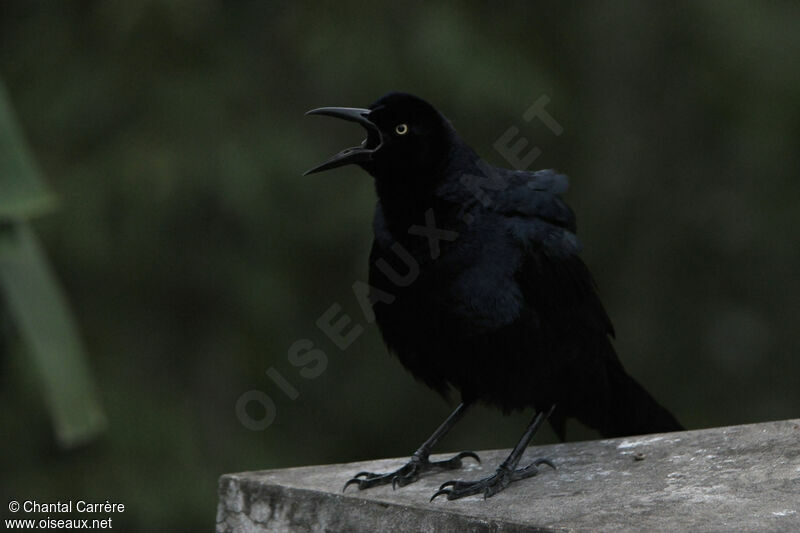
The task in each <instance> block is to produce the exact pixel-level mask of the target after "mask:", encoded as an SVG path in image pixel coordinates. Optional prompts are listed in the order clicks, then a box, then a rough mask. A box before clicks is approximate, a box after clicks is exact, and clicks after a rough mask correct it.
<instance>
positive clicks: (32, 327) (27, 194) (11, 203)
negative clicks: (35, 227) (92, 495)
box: [0, 83, 105, 448]
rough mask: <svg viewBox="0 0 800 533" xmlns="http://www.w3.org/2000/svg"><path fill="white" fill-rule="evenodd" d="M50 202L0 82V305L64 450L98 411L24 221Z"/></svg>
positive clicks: (0, 339) (67, 321) (98, 420)
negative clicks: (28, 357) (15, 333)
mask: <svg viewBox="0 0 800 533" xmlns="http://www.w3.org/2000/svg"><path fill="white" fill-rule="evenodd" d="M52 204H53V198H52V194H51V193H50V192H49V191H48V190H47V189H46V188H45V187H44V185H43V184H42V181H41V178H40V177H39V175H38V172H37V170H36V169H35V166H34V164H33V161H32V159H31V157H30V155H29V154H28V150H27V148H26V147H25V144H24V141H23V139H22V134H21V132H20V131H19V129H18V127H17V125H16V124H15V122H14V118H13V114H12V112H11V106H10V104H9V103H8V98H7V97H6V93H5V89H4V87H3V85H2V83H0V295H1V296H5V298H4V300H5V301H0V305H3V304H4V303H5V304H7V309H8V314H9V315H11V317H12V318H13V320H14V322H15V324H16V325H17V326H18V328H19V332H20V337H21V338H22V339H23V340H24V341H25V347H26V350H27V353H28V354H30V355H31V359H33V360H34V361H35V363H36V367H37V370H38V372H39V374H40V376H41V381H42V384H41V387H40V390H41V391H42V393H43V395H44V396H45V398H46V399H47V405H48V407H49V410H50V414H51V417H52V419H53V424H54V429H55V434H56V437H57V439H58V442H59V444H60V445H61V446H64V447H67V448H69V447H72V446H78V445H81V444H83V443H85V442H86V441H87V440H89V439H91V438H92V437H94V436H95V435H96V434H97V433H98V432H99V431H102V429H103V428H104V425H105V416H104V415H103V412H102V409H101V407H100V405H99V403H98V401H97V392H96V390H95V385H94V383H93V382H92V380H91V377H90V374H89V371H88V369H87V363H86V355H85V351H84V349H83V346H82V344H81V341H80V338H79V337H78V332H77V328H76V326H75V324H74V319H73V317H72V314H71V312H70V310H69V308H68V306H67V303H66V301H65V299H64V297H63V295H62V293H61V289H60V287H59V286H58V283H57V281H56V279H55V276H54V275H53V273H52V272H51V268H50V265H49V264H48V261H47V258H46V256H45V255H44V252H43V250H42V249H41V247H40V245H39V243H38V239H37V238H36V236H35V235H34V233H33V231H32V230H31V229H30V227H29V224H28V220H29V218H30V217H31V216H33V215H36V214H39V213H40V212H42V211H45V210H47V209H48V208H49V207H50V206H51V205H52ZM0 333H3V332H0ZM5 337H6V336H5V335H3V336H0V344H4V345H5V344H6V343H7V342H8V341H7V340H6V338H5Z"/></svg>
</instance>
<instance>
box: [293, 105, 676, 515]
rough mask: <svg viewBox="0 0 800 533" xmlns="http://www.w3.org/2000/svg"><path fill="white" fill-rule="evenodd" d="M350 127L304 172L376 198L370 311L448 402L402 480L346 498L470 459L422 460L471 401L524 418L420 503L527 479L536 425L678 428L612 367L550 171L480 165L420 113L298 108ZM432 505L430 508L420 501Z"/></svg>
mask: <svg viewBox="0 0 800 533" xmlns="http://www.w3.org/2000/svg"><path fill="white" fill-rule="evenodd" d="M308 114H312V115H328V116H332V117H337V118H340V119H344V120H349V121H352V122H357V123H358V124H360V125H362V126H363V127H364V128H365V129H366V131H367V136H366V139H365V140H364V141H363V142H362V143H361V145H360V146H356V147H353V148H347V149H346V150H343V151H342V152H339V153H338V154H336V155H335V156H333V157H332V158H330V159H329V160H327V161H326V162H324V163H322V164H321V165H319V166H316V167H314V168H312V169H311V170H309V171H308V172H306V174H311V173H314V172H320V171H323V170H328V169H332V168H335V167H339V166H342V165H347V164H351V163H355V164H357V165H359V166H360V167H361V168H363V169H364V170H366V171H367V172H368V173H369V174H371V175H372V177H373V178H374V182H375V189H376V192H377V196H378V202H377V206H376V208H375V217H374V221H373V229H374V233H375V238H374V241H373V245H372V251H371V253H370V259H369V295H368V297H369V302H370V304H371V306H372V310H373V312H374V317H375V321H376V323H377V325H378V327H379V329H380V331H381V334H382V335H383V339H384V341H385V343H386V345H387V347H388V348H389V350H390V351H391V352H393V353H394V354H396V355H397V357H398V358H399V359H400V361H401V362H402V364H403V365H404V366H405V367H406V368H407V369H408V370H409V371H410V372H411V373H412V374H413V375H414V376H415V377H416V378H417V379H419V380H421V381H422V382H424V383H425V384H427V385H428V386H430V387H431V388H433V389H435V390H436V391H438V392H440V393H442V394H446V393H447V391H448V390H450V389H455V390H456V391H458V393H459V394H460V396H461V403H460V405H459V406H458V407H457V408H456V410H455V411H454V412H453V413H452V414H451V415H450V416H449V417H448V418H447V420H445V422H444V423H443V424H442V425H441V426H440V427H439V428H438V429H437V430H436V431H435V432H434V433H433V435H431V437H430V438H429V439H428V440H427V441H425V442H424V443H423V444H422V446H420V447H419V449H418V450H417V451H416V452H414V454H413V455H412V456H411V459H410V460H409V462H408V463H407V464H406V465H404V466H403V467H402V468H399V469H398V470H396V471H394V472H388V473H372V472H360V473H359V474H357V475H356V476H355V477H354V478H353V479H351V480H350V481H348V482H347V483H346V484H345V489H346V488H347V487H348V486H349V485H357V486H358V487H359V488H360V489H366V488H369V487H373V486H377V485H382V484H389V483H391V484H392V485H393V486H397V485H399V486H403V485H407V484H409V483H412V482H414V481H416V480H417V479H418V478H419V477H420V475H421V474H423V473H425V472H428V471H441V470H449V469H456V468H459V467H460V466H461V463H462V460H463V459H465V458H473V459H475V460H479V459H478V456H477V455H476V454H475V453H473V452H461V453H459V454H458V455H456V456H454V457H452V458H451V459H447V460H442V461H431V460H430V459H429V456H430V453H431V449H432V448H433V446H434V445H435V444H436V443H437V441H439V439H440V438H441V437H442V436H443V435H444V434H445V433H447V431H448V430H449V429H450V428H452V427H453V425H454V424H455V423H456V422H457V421H458V420H459V419H460V418H461V417H462V415H463V414H464V412H465V411H466V410H467V408H468V407H469V406H470V405H472V404H474V403H475V402H484V403H485V404H488V405H491V406H495V407H498V408H499V409H501V410H502V411H503V412H509V411H512V410H516V409H523V408H529V407H532V408H533V409H534V410H535V413H536V415H535V416H534V418H533V420H532V421H531V423H530V425H529V426H528V427H527V429H526V431H525V433H524V434H523V436H522V438H521V439H520V440H519V442H518V443H517V445H516V447H515V448H514V450H513V451H512V452H511V454H510V455H509V456H508V458H507V459H506V460H505V461H504V462H503V463H502V464H501V465H500V466H499V467H498V468H497V470H496V471H495V473H494V474H493V475H491V476H489V477H487V478H484V479H480V480H477V481H448V482H447V483H445V484H444V485H442V486H441V487H440V488H439V490H438V491H437V492H436V493H435V494H434V495H433V498H435V497H436V496H439V495H446V496H447V498H448V499H451V500H452V499H457V498H461V497H464V496H468V495H472V494H481V493H482V494H483V495H484V497H489V496H492V495H494V494H496V493H498V492H500V491H501V490H503V489H504V488H505V487H506V486H508V485H509V484H510V483H512V482H514V481H517V480H520V479H524V478H528V477H531V476H534V475H536V474H537V473H538V467H539V466H541V465H545V464H546V465H549V466H551V467H552V466H553V464H552V462H551V461H550V460H549V459H544V458H542V459H536V460H534V461H533V462H531V463H530V464H529V465H527V466H525V467H518V463H519V462H520V458H521V456H522V454H523V452H524V451H525V448H526V447H527V446H528V444H529V442H530V441H531V439H532V438H533V435H534V433H535V432H536V430H537V429H538V427H539V426H540V425H541V424H542V422H543V421H544V420H549V422H550V424H551V425H552V427H553V429H554V430H555V432H556V434H557V435H558V436H559V437H560V438H561V440H563V439H564V436H565V421H566V419H567V418H569V417H574V418H576V419H578V420H580V421H581V422H583V423H584V424H586V425H587V426H589V427H591V428H594V429H596V430H598V431H599V432H600V434H601V435H603V436H604V437H616V436H622V435H635V434H642V433H654V432H668V431H679V430H681V429H683V428H682V427H681V425H680V424H679V423H678V421H677V420H676V419H675V418H674V417H673V416H672V415H671V414H670V413H669V412H668V411H667V410H666V409H665V408H663V407H662V406H660V405H659V404H658V403H657V402H656V401H655V400H654V399H653V398H652V397H651V396H650V395H649V394H648V393H647V392H646V391H645V390H644V389H643V388H642V386H641V385H639V384H638V383H637V382H636V381H635V380H634V379H633V378H632V377H630V376H629V375H628V374H627V373H626V372H625V369H624V368H623V367H622V364H621V363H620V361H619V359H618V357H617V354H616V352H615V351H614V348H613V346H612V344H611V340H610V338H609V337H613V336H614V328H613V326H612V325H611V321H610V320H609V318H608V315H607V314H606V312H605V310H604V308H603V305H602V303H601V302H600V299H599V297H598V294H597V290H596V287H595V283H594V281H593V279H592V277H591V275H590V273H589V270H588V269H587V267H586V265H585V264H584V263H583V261H582V260H581V259H580V257H579V255H578V254H579V252H580V250H581V244H580V242H579V240H578V238H577V237H576V236H575V232H576V229H575V216H574V215H573V212H572V210H571V209H570V208H569V207H568V206H567V204H566V203H565V202H564V200H563V199H562V198H561V195H562V194H563V193H564V192H565V191H566V190H567V177H566V176H564V175H562V174H558V173H556V172H554V171H553V170H540V171H536V172H529V171H522V170H507V169H504V168H498V167H493V166H490V165H489V164H487V163H486V162H484V161H483V160H482V159H481V158H480V157H479V156H478V155H477V154H476V153H475V151H474V150H473V149H472V148H470V147H469V146H468V145H467V144H466V143H465V142H464V141H463V140H462V139H461V138H460V137H459V136H458V134H457V133H456V131H455V130H454V128H453V126H452V125H451V124H450V122H449V121H448V120H447V119H446V118H445V117H444V116H443V115H442V114H441V113H439V112H438V111H437V110H436V109H435V108H434V107H433V106H432V105H431V104H429V103H428V102H426V101H424V100H422V99H421V98H418V97H415V96H412V95H410V94H404V93H397V92H393V93H389V94H387V95H385V96H383V97H381V98H380V99H379V100H377V101H376V102H375V103H374V104H372V105H371V106H370V107H369V108H368V109H359V108H347V107H323V108H319V109H314V110H311V111H309V112H308ZM433 498H431V499H433Z"/></svg>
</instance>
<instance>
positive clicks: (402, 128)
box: [394, 124, 408, 135]
mask: <svg viewBox="0 0 800 533" xmlns="http://www.w3.org/2000/svg"><path fill="white" fill-rule="evenodd" d="M394 132H395V133H396V134H398V135H405V134H406V133H408V126H407V125H405V124H398V125H397V126H395V127H394Z"/></svg>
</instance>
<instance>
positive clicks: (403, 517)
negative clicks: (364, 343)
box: [216, 419, 800, 533]
mask: <svg viewBox="0 0 800 533" xmlns="http://www.w3.org/2000/svg"><path fill="white" fill-rule="evenodd" d="M507 453H508V451H507V450H495V451H485V452H481V453H480V455H481V458H482V459H483V464H482V465H481V466H477V465H475V466H473V464H472V462H470V461H467V462H468V466H466V467H465V468H463V469H462V470H457V471H454V472H445V473H438V474H433V475H430V476H427V477H424V478H422V479H421V480H420V481H418V482H416V483H414V484H412V485H409V486H407V487H403V488H398V489H397V490H392V488H391V486H388V487H386V486H384V487H378V488H373V489H369V490H365V491H359V490H358V489H356V488H355V487H350V488H349V489H348V491H347V492H346V493H344V494H343V493H342V485H344V482H345V481H347V480H348V479H349V478H350V477H351V476H352V475H354V474H355V473H356V472H359V471H361V470H370V471H375V472H380V471H388V470H390V469H395V468H397V467H398V466H400V465H402V464H403V463H404V462H405V460H406V459H385V460H380V461H367V462H362V463H350V464H340V465H324V466H311V467H302V468H289V469H284V470H268V471H262V472H246V473H241V474H227V475H224V476H222V478H221V479H220V486H219V506H218V509H217V529H216V530H217V533H233V532H236V533H245V532H247V533H252V532H265V531H270V532H284V531H292V532H294V531H299V532H304V531H324V532H338V531H347V532H351V531H352V532H359V531H369V532H375V531H382V532H383V531H386V532H395V531H397V532H414V531H424V532H437V533H447V532H456V531H457V532H459V533H466V532H472V531H487V532H488V531H491V532H510V531H514V532H516V531H614V532H618V531H631V532H634V531H637V532H638V531H693V532H698V531H720V532H723V531H724V532H729V531H737V532H739V531H759V532H761V531H776V532H777V531H781V532H783V531H798V532H800V419H798V420H787V421H782V422H769V423H764V424H753V425H746V426H734V427H727V428H715V429H706V430H699V431H687V432H681V433H667V434H661V435H648V436H643V437H630V438H624V439H614V440H599V441H589V442H576V443H566V444H556V445H549V446H535V447H531V448H529V449H528V450H527V452H526V454H525V456H524V457H523V461H522V462H521V463H520V464H521V465H525V464H527V461H530V460H531V459H533V458H536V457H549V458H551V459H552V460H553V461H554V462H555V463H556V465H557V466H558V469H557V470H555V471H553V470H551V469H549V468H547V467H543V468H542V470H541V472H540V474H539V475H538V476H537V477H534V478H530V479H527V480H523V481H520V482H517V483H514V484H512V485H511V486H509V487H508V488H507V489H506V490H504V491H503V492H501V493H500V494H498V495H496V496H494V497H492V498H490V499H488V500H484V499H483V498H482V496H472V497H469V498H465V499H462V500H456V501H447V500H446V499H443V498H438V499H437V500H436V501H434V502H433V503H429V502H428V500H429V498H430V497H431V495H432V494H433V492H434V491H435V490H436V489H437V488H438V486H439V485H440V484H441V483H443V482H444V481H447V480H449V479H453V478H460V479H477V478H478V477H483V476H485V475H488V474H490V473H491V472H493V471H494V468H495V467H496V466H497V465H498V464H499V463H500V462H501V461H502V460H503V459H504V458H505V456H506V454H507ZM447 455H448V454H442V455H440V456H437V457H440V458H443V457H446V456H447ZM526 459H527V461H526Z"/></svg>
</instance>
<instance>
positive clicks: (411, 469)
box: [342, 403, 481, 491]
mask: <svg viewBox="0 0 800 533" xmlns="http://www.w3.org/2000/svg"><path fill="white" fill-rule="evenodd" d="M467 407H468V405H467V404H465V403H461V404H460V405H459V406H458V407H456V410H455V411H453V412H452V414H451V415H450V416H448V417H447V420H445V421H444V422H443V423H442V425H441V426H439V427H438V429H437V430H436V431H434V432H433V435H431V436H430V438H428V440H426V441H425V442H424V443H423V444H422V446H420V447H419V449H417V451H415V452H414V454H413V455H412V456H411V459H410V460H409V461H408V462H407V463H406V464H405V465H404V466H402V467H400V468H398V469H397V470H395V471H393V472H386V473H382V474H377V473H374V472H359V473H358V474H356V475H355V477H354V478H353V479H351V480H350V481H348V482H347V483H345V484H344V488H343V489H342V491H344V490H346V489H347V487H349V486H350V485H358V488H359V489H361V490H363V489H368V488H370V487H375V486H377V485H387V484H389V483H391V484H392V488H395V487H397V486H398V485H399V486H401V487H403V486H405V485H408V484H410V483H413V482H415V481H416V480H418V479H419V476H420V475H421V474H422V473H423V472H428V471H440V470H454V469H456V468H460V467H461V460H462V459H464V458H465V457H471V458H472V459H475V460H476V461H478V462H479V463H480V462H481V460H480V457H478V455H477V454H476V453H475V452H461V453H459V454H457V455H455V456H453V457H451V458H450V459H445V460H443V461H431V460H429V457H430V454H431V449H433V447H434V445H435V444H436V443H437V442H438V441H439V439H441V438H442V437H443V436H444V435H445V433H447V432H448V431H450V429H451V428H452V427H453V426H455V425H456V422H458V421H459V419H460V418H461V417H462V416H463V415H464V411H466V410H467Z"/></svg>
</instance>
